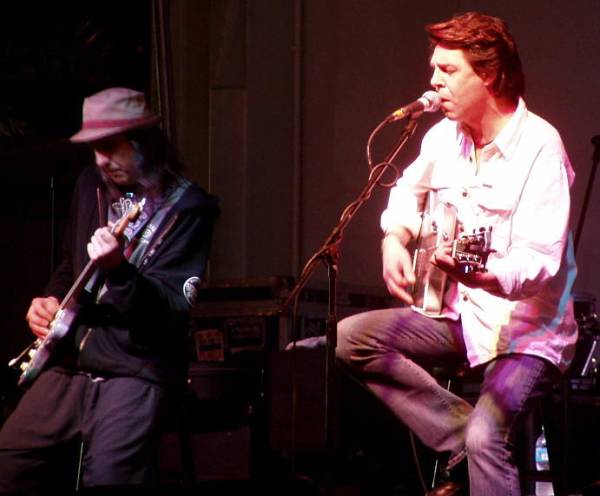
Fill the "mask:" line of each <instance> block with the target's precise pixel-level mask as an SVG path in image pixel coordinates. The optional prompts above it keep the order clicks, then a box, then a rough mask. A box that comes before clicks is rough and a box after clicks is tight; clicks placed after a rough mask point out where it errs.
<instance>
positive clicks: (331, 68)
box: [0, 0, 600, 357]
mask: <svg viewBox="0 0 600 496" xmlns="http://www.w3.org/2000/svg"><path fill="white" fill-rule="evenodd" d="M84 4H85V5H82V6H79V7H72V6H71V5H68V6H66V5H65V6H61V5H58V6H57V5H56V4H54V5H52V6H44V7H41V6H40V5H41V4H40V5H39V4H38V3H37V2H30V3H29V4H28V3H27V2H21V3H20V4H19V5H20V7H16V6H14V5H12V3H9V2H0V13H1V14H2V15H1V16H0V18H1V19H2V23H3V29H2V30H1V32H2V35H1V36H2V44H0V46H2V47H3V48H2V54H1V59H0V64H2V70H1V71H0V74H2V80H1V81H0V83H1V84H2V85H3V88H2V89H3V91H2V95H1V98H0V104H1V109H0V110H1V111H2V113H1V114H0V122H1V123H2V124H3V127H2V128H0V131H2V135H1V136H0V138H1V139H2V151H1V152H0V154H1V156H2V158H3V159H2V167H3V169H4V171H5V172H6V175H5V176H4V181H3V182H2V192H3V193H2V201H3V204H4V208H3V209H2V212H3V216H2V218H3V228H4V229H3V230H4V233H5V235H4V242H3V243H2V245H3V248H2V258H1V259H2V263H3V265H4V271H3V273H4V274H5V275H4V285H3V286H4V289H3V294H2V305H3V314H4V315H5V319H6V320H5V322H6V325H5V326H3V329H2V337H1V339H2V341H3V343H4V344H3V345H2V346H1V347H0V348H1V350H2V352H1V353H0V354H5V355H6V356H7V357H9V356H11V355H12V354H14V352H16V351H17V350H18V349H20V347H21V345H22V344H26V343H27V342H28V341H29V335H28V334H27V331H26V329H25V325H24V322H23V316H24V314H25V311H26V308H27V304H28V301H29V300H30V298H31V297H32V296H34V295H35V294H37V293H39V291H40V290H41V288H42V287H43V284H44V281H45V279H46V277H47V275H48V272H49V268H50V267H51V263H52V257H51V252H52V242H51V240H54V239H55V238H57V237H58V236H59V233H60V222H61V219H63V218H64V213H65V208H66V204H68V199H66V198H68V194H69V188H70V186H69V185H70V184H71V183H72V180H73V178H74V176H75V173H76V172H77V170H78V169H79V167H80V166H81V164H82V163H83V162H84V161H85V160H86V159H87V158H88V156H87V155H86V152H85V150H81V149H76V148H73V147H72V146H71V145H68V144H65V143H64V138H66V137H68V136H69V135H70V134H71V133H72V132H73V131H74V130H76V129H77V126H78V125H79V108H80V106H81V101H82V98H83V97H84V96H85V95H87V94H89V93H91V92H93V91H95V90H96V89H98V88H99V87H103V86H105V85H109V84H123V85H132V86H138V87H140V88H141V89H145V90H147V91H148V92H149V94H150V96H151V98H152V101H153V103H154V106H155V108H157V109H158V110H159V111H160V112H161V114H162V115H163V117H164V118H165V127H166V129H167V130H168V131H169V133H170V134H171V136H172V138H173V140H174V142H175V143H176V145H177V146H178V148H179V150H180V152H181V155H182V158H183V159H184V161H185V162H186V164H187V166H188V170H189V174H190V175H191V176H192V177H193V178H194V179H196V180H198V181H199V182H200V183H202V184H203V185H204V186H205V187H206V188H208V189H209V190H211V191H212V192H214V193H216V194H218V195H219V196H220V197H221V202H222V216H221V218H220V220H219V222H218V226H217V231H216V233H215V240H214V244H213V256H212V261H211V265H210V270H209V274H208V282H216V281H221V280H231V279H240V280H245V279H249V278H257V277H263V276H272V275H291V276H297V275H298V274H299V272H300V270H301V268H302V266H303V264H304V263H305V262H306V261H307V260H308V258H309V257H310V256H311V255H312V253H313V252H314V251H315V250H316V249H317V248H318V247H319V246H320V244H321V243H322V242H323V240H324V239H325V238H326V236H327V235H328V234H329V232H330V231H331V229H332V228H333V226H334V225H335V224H336V223H337V221H338V218H339V216H340V214H341V212H342V210H343V209H344V207H345V206H346V205H347V204H348V203H350V202H351V201H353V200H354V199H355V198H356V196H357V195H358V193H359V192H360V190H361V189H362V188H363V187H364V185H365V184H366V181H367V177H368V170H367V167H366V160H365V156H364V152H365V145H366V140H367V137H368V135H369V133H370V132H371V130H372V129H373V128H374V127H375V126H376V125H377V124H378V123H379V122H380V121H381V120H382V119H383V118H384V117H385V116H386V115H388V114H389V113H390V112H391V111H393V110H395V109H396V108H398V107H400V106H401V105H403V104H405V103H407V102H410V101H412V100H413V99H415V98H416V97H417V96H419V95H421V94H422V93H423V91H425V90H426V89H428V87H429V83H428V81H429V67H428V46H427V40H426V37H425V34H424V31H423V26H424V25H425V24H427V23H429V22H434V21H437V20H441V19H443V18H446V17H448V16H450V15H452V14H454V13H457V12H461V11H465V10H469V9H477V10H482V11H484V12H486V13H490V14H494V15H499V16H501V17H503V18H504V19H505V20H506V21H507V22H508V24H509V26H510V27H511V29H512V32H513V34H514V36H515V38H516V39H517V41H518V44H519V47H520V52H521V57H522V60H523V63H524V66H525V72H526V77H527V94H526V101H527V103H528V106H529V108H530V109H531V110H533V111H534V112H536V113H538V114H540V115H541V116H542V117H545V118H546V119H548V120H549V121H550V122H551V123H553V124H554V125H555V126H556V127H557V128H558V129H559V131H560V132H561V134H562V136H563V138H564V141H565V144H566V147H567V150H568V152H569V154H570V157H571V160H572V162H573V166H574V168H575V171H576V173H577V180H576V184H575V187H574V189H573V211H572V220H573V228H574V229H575V227H576V226H577V223H578V221H579V218H580V213H581V211H582V205H583V201H584V194H585V191H586V186H587V182H588V180H589V177H590V169H591V156H592V151H593V148H592V145H591V142H590V141H591V138H592V136H594V135H597V134H600V124H599V123H598V109H600V105H599V97H598V91H597V81H598V79H599V76H600V65H599V64H598V35H599V34H600V33H599V30H600V24H599V21H598V19H600V3H599V2H598V1H597V0H578V1H577V2H565V1H562V0H546V1H542V0H529V1H527V2H519V3H517V2H504V1H500V0H497V1H496V0H490V1H483V0H479V1H475V0H471V1H467V0H463V1H459V0H430V1H429V2H426V3H420V4H419V3H415V2H408V1H402V0H378V1H376V2H373V1H368V0H286V1H281V0H246V1H244V0H213V1H210V0H172V1H141V0H137V1H135V2H108V1H105V2H85V3H84ZM32 13H35V16H33V15H32ZM32 18H34V19H37V21H32ZM64 19H66V20H64ZM23 82H26V83H27V85H23ZM51 104H52V105H51ZM24 107H25V108H26V109H27V111H26V112H24V113H22V114H20V117H22V119H20V120H24V121H28V122H42V121H43V125H39V126H38V127H37V128H36V130H35V132H33V131H32V130H31V129H29V130H21V131H19V129H20V128H19V127H18V126H17V127H16V128H15V127H14V126H15V122H18V121H19V119H17V118H15V115H16V114H15V112H16V113H17V114H18V112H19V111H20V110H19V109H23V108H24ZM9 117H10V119H8V118H9ZM17 117H19V116H17ZM439 118H440V115H439V114H437V115H425V116H424V117H423V118H422V119H421V122H420V125H419V128H418V130H417V133H416V135H415V136H414V137H413V138H412V139H411V141H410V142H409V144H408V145H407V146H406V148H405V149H404V150H403V151H402V152H401V154H400V155H399V157H398V159H397V160H396V162H397V164H398V165H399V166H400V167H403V166H404V165H406V164H408V163H409V162H410V160H411V159H412V158H413V157H414V156H415V154H416V153H417V149H418V143H419V140H420V136H421V135H422V133H423V132H424V131H425V130H426V129H427V128H428V127H429V126H430V125H431V124H432V123H433V122H435V120H436V119H439ZM7 119H8V120H7ZM9 121H10V122H11V123H12V125H13V127H12V128H10V127H7V125H6V122H9ZM401 125H402V123H399V124H398V125H394V126H389V128H388V129H386V130H385V132H384V133H382V134H381V136H379V138H378V140H377V142H376V150H377V151H378V153H380V154H381V156H383V155H385V154H386V153H387V152H388V151H389V150H390V147H391V146H392V144H393V143H394V142H395V140H396V139H397V136H398V133H399V132H400V129H401ZM15 150H16V151H15ZM15 153H16V155H15ZM65 171H69V172H65ZM51 178H53V180H54V181H55V183H54V184H55V185H56V184H59V185H60V187H59V188H58V189H56V191H55V193H56V195H55V201H56V202H58V203H57V204H56V205H57V209H56V210H54V211H53V210H51V203H50V189H49V186H48V185H49V184H50V180H51ZM599 194H600V191H599V190H598V186H597V185H595V184H594V185H593V188H592V192H591V197H590V206H589V210H588V212H587V217H586V222H585V225H584V229H583V231H582V235H581V240H580V245H579V250H578V264H579V267H580V273H579V276H578V279H577V283H576V289H577V291H579V292H588V293H590V294H592V295H593V296H596V295H598V294H599V293H600V282H599V281H598V275H599V274H600V262H599V261H598V259H599V257H598V251H599V249H598V237H599V235H600V231H599V230H598V227H597V218H598V213H599V212H598V210H599V208H600V207H599V205H600V203H599V202H598V195H599ZM386 199H387V191H386V190H384V189H382V188H378V189H376V190H375V192H374V193H373V196H372V198H371V199H370V200H369V201H368V202H367V203H366V204H365V205H364V206H363V207H362V208H361V209H360V210H359V211H358V213H357V214H356V216H355V217H354V219H353V220H352V222H351V223H350V225H349V227H348V229H347V230H346V232H345V236H344V239H343V242H342V244H341V250H342V258H341V263H340V281H341V283H342V284H343V285H349V286H359V287H361V288H365V290H367V291H373V292H382V285H381V282H380V261H379V237H380V234H379V228H378V218H379V213H380V212H381V210H382V209H383V208H384V205H385V202H386ZM31 202H34V203H35V205H36V209H35V211H30V210H28V208H26V206H27V205H31ZM51 217H52V219H54V220H56V219H57V222H56V225H53V224H51V223H50V219H51ZM53 226H54V229H55V231H56V232H54V231H52V228H53ZM325 279H326V273H325V271H323V270H321V269H319V270H318V271H316V273H315V274H314V276H313V280H312V282H311V284H315V285H320V284H322V283H323V282H324V281H325Z"/></svg>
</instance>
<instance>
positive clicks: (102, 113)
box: [70, 88, 160, 143]
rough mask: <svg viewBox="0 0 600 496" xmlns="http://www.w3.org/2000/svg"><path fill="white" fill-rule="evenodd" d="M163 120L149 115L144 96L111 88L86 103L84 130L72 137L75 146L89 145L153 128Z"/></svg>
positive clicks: (124, 89)
mask: <svg viewBox="0 0 600 496" xmlns="http://www.w3.org/2000/svg"><path fill="white" fill-rule="evenodd" d="M159 120H160V117H159V116H157V115H154V114H153V113H152V112H150V109H149V108H148V105H147V103H146V98H145V97H144V94H143V93H141V92H139V91H135V90H132V89H129V88H108V89H105V90H102V91H100V92H98V93H96V94H94V95H92V96H89V97H88V98H86V99H85V100H84V101H83V122H82V125H81V130H80V131H78V132H77V133H75V134H74V135H73V136H71V138H70V140H71V141H73V142H75V143H89V142H92V141H98V140H100V139H103V138H108V137H109V136H114V135H116V134H120V133H123V132H125V131H130V130H132V129H138V128H143V127H151V126H154V125H155V124H157V123H158V121H159Z"/></svg>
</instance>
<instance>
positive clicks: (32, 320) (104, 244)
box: [25, 226, 125, 339]
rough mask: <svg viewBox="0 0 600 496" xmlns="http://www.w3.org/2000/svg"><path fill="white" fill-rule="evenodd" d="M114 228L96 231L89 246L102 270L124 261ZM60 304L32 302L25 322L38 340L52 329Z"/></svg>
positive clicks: (42, 300) (48, 300) (41, 299)
mask: <svg viewBox="0 0 600 496" xmlns="http://www.w3.org/2000/svg"><path fill="white" fill-rule="evenodd" d="M112 228H113V226H109V227H101V228H99V229H96V232H94V234H93V236H92V237H91V239H90V242H89V243H88V245H87V250H88V255H89V257H90V260H91V261H92V262H93V263H94V264H95V265H96V266H97V267H100V269H102V270H110V269H113V268H115V267H117V266H118V265H119V264H120V263H121V262H122V261H123V260H124V259H125V257H124V255H123V250H122V247H121V242H120V241H119V239H118V238H117V237H116V236H115V235H114V234H113V233H112V231H111V230H112ZM59 308H60V302H59V301H58V300H57V299H56V298H55V297H54V296H48V297H38V298H34V299H33V300H32V301H31V305H30V306H29V309H28V310H27V314H26V316H25V320H26V321H27V324H28V325H29V328H30V329H31V331H32V332H33V334H35V336H36V337H38V338H42V339H43V338H44V337H45V336H46V335H47V334H48V331H49V329H50V324H51V323H52V321H53V320H54V317H55V315H56V312H57V311H58V310H59Z"/></svg>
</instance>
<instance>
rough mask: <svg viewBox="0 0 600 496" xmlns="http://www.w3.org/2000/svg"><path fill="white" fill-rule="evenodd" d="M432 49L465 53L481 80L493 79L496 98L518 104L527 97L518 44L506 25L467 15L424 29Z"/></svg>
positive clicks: (496, 19)
mask: <svg viewBox="0 0 600 496" xmlns="http://www.w3.org/2000/svg"><path fill="white" fill-rule="evenodd" d="M425 31H426V32H427V33H428V34H429V41H430V42H431V46H432V49H433V48H434V47H435V46H436V45H441V46H443V47H445V48H449V49H461V50H464V53H465V57H466V59H467V60H468V61H469V63H470V64H471V66H472V67H473V70H474V71H475V72H476V73H477V74H478V75H479V76H480V77H486V76H492V77H493V82H492V86H491V89H492V91H493V92H494V94H495V95H496V96H499V97H507V98H510V99H512V100H515V101H516V100H518V99H519V97H520V96H522V95H523V94H524V93H525V76H524V74H523V68H522V66H521V59H520V58H519V53H518V51H517V44H516V43H515V40H514V39H513V37H512V35H511V34H510V33H509V31H508V27H507V25H506V23H505V22H504V21H503V20H502V19H500V18H498V17H492V16H489V15H485V14H481V13H479V12H466V13H464V14H460V15H457V16H454V17H452V18H451V19H449V20H447V21H443V22H438V23H435V24H429V25H427V26H425Z"/></svg>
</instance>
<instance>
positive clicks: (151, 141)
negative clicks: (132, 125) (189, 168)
mask: <svg viewBox="0 0 600 496" xmlns="http://www.w3.org/2000/svg"><path fill="white" fill-rule="evenodd" d="M125 135H126V137H127V138H128V139H129V140H130V141H131V142H132V143H133V145H134V147H135V148H136V149H137V151H138V152H139V153H140V154H141V155H142V157H143V163H142V180H141V181H140V182H141V184H142V186H143V187H146V188H151V187H158V188H159V189H160V190H164V189H165V188H166V187H167V186H168V185H170V184H172V183H173V182H174V181H175V180H176V179H177V178H178V177H179V176H180V175H181V172H182V170H183V165H182V163H181V162H180V161H179V160H178V159H177V157H176V154H175V150H174V148H173V146H172V145H171V143H170V142H169V140H168V139H167V136H166V135H165V133H164V131H163V130H162V129H161V128H159V127H148V128H140V129H134V130H132V131H128V132H127V133H125Z"/></svg>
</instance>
